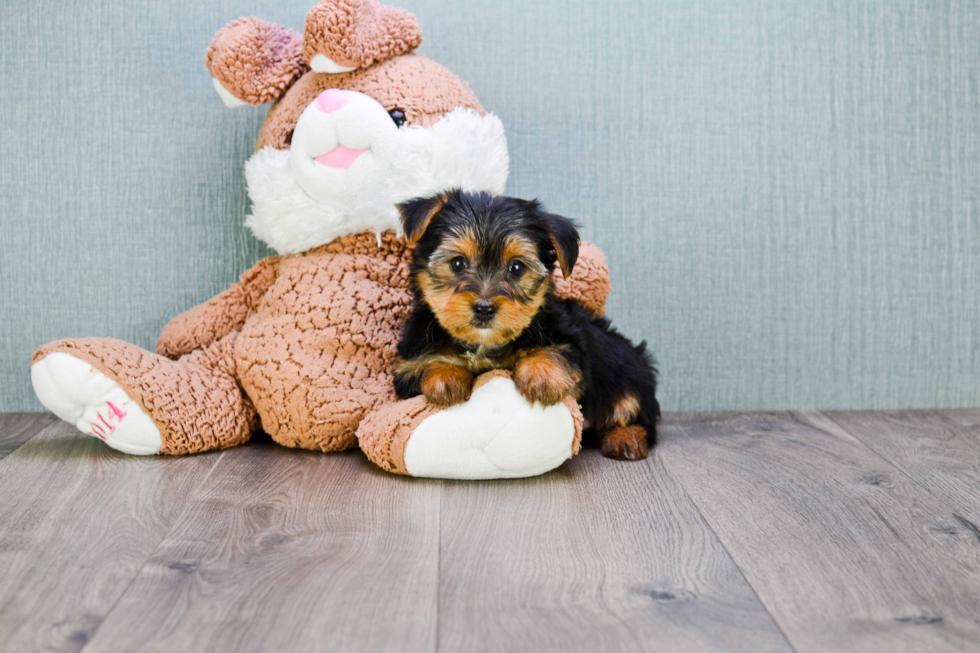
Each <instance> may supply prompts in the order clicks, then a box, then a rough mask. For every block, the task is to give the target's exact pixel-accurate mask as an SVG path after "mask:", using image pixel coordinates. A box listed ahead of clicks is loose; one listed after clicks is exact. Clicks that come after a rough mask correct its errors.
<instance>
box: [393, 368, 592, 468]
mask: <svg viewBox="0 0 980 653" xmlns="http://www.w3.org/2000/svg"><path fill="white" fill-rule="evenodd" d="M575 451H576V449H575V420H574V418H573V416H572V413H571V411H570V410H569V409H568V406H566V405H565V404H564V403H559V404H555V405H554V406H548V407H547V408H546V407H543V406H542V405H541V404H539V403H535V404H529V403H528V402H527V400H526V399H524V397H522V396H521V394H520V393H519V392H518V391H517V387H516V386H515V385H514V382H513V381H512V380H510V379H509V378H495V379H492V380H490V381H488V382H487V383H485V384H483V385H482V386H481V387H480V388H478V389H476V390H474V391H473V395H472V397H470V399H469V401H467V402H466V403H463V404H459V405H457V406H453V407H452V408H447V409H445V410H442V411H440V412H438V413H436V414H435V415H432V416H431V417H428V418H426V419H425V420H424V421H423V422H422V423H421V424H419V425H418V427H416V429H415V431H414V432H413V433H412V436H411V439H409V441H408V444H407V445H406V446H405V469H406V471H407V472H408V473H409V474H410V475H412V476H423V477H429V478H452V479H473V480H475V479H490V478H523V477H527V476H537V475H538V474H543V473H545V472H547V471H550V470H552V469H554V468H556V467H558V466H559V465H561V464H562V463H563V462H565V461H566V460H568V459H569V458H570V457H571V456H572V455H574V452H575Z"/></svg>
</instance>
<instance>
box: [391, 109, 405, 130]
mask: <svg viewBox="0 0 980 653" xmlns="http://www.w3.org/2000/svg"><path fill="white" fill-rule="evenodd" d="M388 115H389V116H391V119H392V120H394V121H395V127H401V126H402V125H404V124H405V112H404V111H402V110H401V109H392V110H391V111H389V112H388Z"/></svg>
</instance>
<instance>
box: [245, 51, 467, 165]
mask: <svg viewBox="0 0 980 653" xmlns="http://www.w3.org/2000/svg"><path fill="white" fill-rule="evenodd" d="M328 88H339V89H344V90H351V91H358V92H360V93H364V94H365V95H370V96H371V97H373V98H374V99H375V100H377V101H378V102H380V103H381V105H382V106H383V107H384V108H385V109H387V110H388V111H391V110H392V109H401V110H402V111H403V112H404V113H405V118H406V121H407V124H409V125H421V126H422V127H429V126H431V125H432V124H433V123H434V122H436V121H437V120H439V118H442V117H443V116H444V115H446V113H448V112H449V111H451V110H452V109H453V108H455V107H466V108H470V109H474V110H475V111H478V112H480V113H481V114H482V113H483V112H484V111H483V107H481V106H480V102H479V101H478V100H477V99H476V96H475V95H473V92H472V91H471V90H470V88H469V86H468V85H467V84H466V82H463V81H461V80H460V79H459V77H457V76H456V75H454V74H453V73H451V72H450V71H449V70H448V69H446V68H445V67H443V66H441V65H439V64H437V63H435V62H434V61H431V60H429V59H427V58H426V57H423V56H422V55H414V54H413V55H405V56H402V57H398V58H397V59H389V60H388V61H384V62H382V63H380V64H378V65H376V66H372V67H370V68H365V69H363V70H361V69H358V70H355V71H353V72H349V73H341V74H337V75H317V74H315V73H308V74H306V75H304V76H303V77H301V78H300V79H299V81H297V82H296V83H295V84H294V85H293V87H292V88H290V89H289V91H288V92H287V93H286V95H285V97H284V98H283V99H282V101H281V102H278V103H277V104H275V105H273V106H272V107H271V108H270V109H269V115H268V116H267V117H266V119H265V123H263V125H262V132H261V133H260V134H259V142H258V145H256V150H261V149H262V148H263V147H266V146H267V145H271V146H272V147H276V148H280V149H282V148H285V147H289V141H290V136H291V135H292V133H293V127H294V126H295V125H296V121H297V120H298V119H299V116H300V114H301V113H303V110H304V109H306V107H307V106H309V104H310V102H312V101H313V100H314V98H316V96H317V95H319V94H320V93H321V92H322V91H325V90H326V89H328Z"/></svg>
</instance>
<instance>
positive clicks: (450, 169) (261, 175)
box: [245, 91, 509, 254]
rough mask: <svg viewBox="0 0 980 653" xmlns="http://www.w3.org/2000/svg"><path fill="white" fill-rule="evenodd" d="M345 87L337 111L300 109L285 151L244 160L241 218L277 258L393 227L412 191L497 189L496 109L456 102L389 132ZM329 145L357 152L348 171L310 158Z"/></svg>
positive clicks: (501, 179) (501, 160)
mask: <svg viewBox="0 0 980 653" xmlns="http://www.w3.org/2000/svg"><path fill="white" fill-rule="evenodd" d="M345 92H347V93H349V94H350V96H351V101H350V103H349V105H345V106H344V107H343V108H342V109H340V110H337V111H331V112H323V111H320V110H318V109H317V107H316V104H317V103H316V101H314V102H313V103H311V104H310V106H309V107H307V109H306V110H305V111H304V112H303V115H302V116H301V118H300V121H299V122H298V123H297V129H296V132H295V134H294V136H293V142H292V149H291V150H277V149H274V148H272V147H266V148H263V149H262V150H259V151H258V152H256V153H255V154H254V155H252V157H251V158H250V159H249V161H248V162H247V163H246V164H245V177H246V180H247V182H248V192H249V197H250V198H251V200H252V214H251V215H250V216H248V219H247V220H246V223H245V224H246V226H248V227H249V228H250V229H251V230H252V233H254V234H255V236H256V237H257V238H259V239H260V240H262V241H264V242H265V243H267V244H268V245H269V246H270V247H272V248H273V249H275V250H276V251H277V252H279V253H280V254H295V253H299V252H303V251H306V250H308V249H311V248H313V247H317V246H319V245H324V244H327V243H329V242H331V241H332V240H334V239H336V238H339V237H341V236H346V235H349V234H354V233H359V232H361V231H365V230H367V229H372V230H374V231H376V232H379V233H380V232H381V231H384V230H386V229H395V230H398V229H399V226H400V225H399V219H398V211H397V210H396V209H395V205H396V204H398V203H399V202H402V201H405V200H408V199H411V198H413V197H419V196H424V195H431V194H434V193H438V192H441V191H443V190H447V189H450V188H462V189H463V190H467V191H481V190H483V191H490V192H492V193H502V192H503V191H504V187H505V185H506V183H507V174H508V167H509V158H508V155H507V140H506V137H505V135H504V128H503V125H502V124H501V122H500V119H499V118H497V117H496V116H495V115H493V114H489V113H488V114H486V115H484V116H481V115H479V114H478V113H477V112H475V111H473V110H471V109H464V108H457V109H454V110H453V111H452V112H450V113H448V114H447V115H446V116H445V117H443V118H442V119H441V120H440V121H439V122H437V123H436V124H434V125H432V126H431V127H428V128H423V127H403V128H401V129H397V128H394V123H392V122H391V119H390V117H388V115H387V112H384V109H383V108H381V105H380V104H377V102H376V101H375V100H373V99H371V98H369V97H367V96H365V95H362V94H360V93H356V92H353V91H345ZM362 105H363V106H362ZM373 105H377V107H374V106H373ZM348 108H349V109H351V111H350V112H347V110H348ZM358 109H360V110H358ZM375 109H377V111H376V110H375ZM379 111H380V112H383V113H379ZM385 121H387V122H385ZM393 128H394V129H393ZM338 147H343V148H348V149H357V150H364V151H365V152H364V154H363V155H361V156H359V157H357V158H356V160H354V161H353V163H351V164H349V166H347V167H332V166H329V165H326V166H324V165H322V164H320V163H317V162H316V159H317V158H318V157H323V156H324V155H328V154H330V152H333V151H334V149H335V148H338ZM369 154H370V156H368V155H369ZM326 160H329V159H326Z"/></svg>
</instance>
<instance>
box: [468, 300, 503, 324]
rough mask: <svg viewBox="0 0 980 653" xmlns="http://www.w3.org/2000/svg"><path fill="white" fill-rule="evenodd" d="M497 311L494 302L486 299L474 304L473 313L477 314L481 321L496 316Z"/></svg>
mask: <svg viewBox="0 0 980 653" xmlns="http://www.w3.org/2000/svg"><path fill="white" fill-rule="evenodd" d="M496 312H497V307H496V306H494V305H493V303H492V302H488V301H487V300H485V299H482V300H480V301H478V302H477V303H475V304H473V313H474V314H475V315H476V319H478V320H480V321H481V322H486V321H487V320H489V319H490V318H492V317H493V316H494V313H496Z"/></svg>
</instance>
